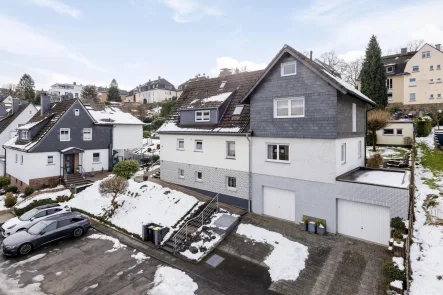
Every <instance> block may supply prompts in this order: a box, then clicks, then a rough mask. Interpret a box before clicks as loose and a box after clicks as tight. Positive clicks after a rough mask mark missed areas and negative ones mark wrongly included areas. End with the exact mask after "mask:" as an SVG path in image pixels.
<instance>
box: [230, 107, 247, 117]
mask: <svg viewBox="0 0 443 295" xmlns="http://www.w3.org/2000/svg"><path fill="white" fill-rule="evenodd" d="M244 107H245V106H244V105H238V106H236V107H235V110H234V112H233V113H232V114H233V115H241V112H242V111H243V108H244Z"/></svg>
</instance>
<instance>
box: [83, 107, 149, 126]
mask: <svg viewBox="0 0 443 295" xmlns="http://www.w3.org/2000/svg"><path fill="white" fill-rule="evenodd" d="M88 112H89V113H90V114H91V116H92V117H93V118H94V120H95V121H97V124H103V125H143V124H144V123H143V122H142V121H140V120H139V119H137V118H136V117H134V116H133V115H131V114H130V113H125V112H123V111H122V110H120V109H119V108H116V107H106V108H104V109H102V110H94V109H92V108H88Z"/></svg>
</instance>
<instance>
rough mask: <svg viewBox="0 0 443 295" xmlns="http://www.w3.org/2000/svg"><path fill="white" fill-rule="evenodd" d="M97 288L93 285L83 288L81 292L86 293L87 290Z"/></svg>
mask: <svg viewBox="0 0 443 295" xmlns="http://www.w3.org/2000/svg"><path fill="white" fill-rule="evenodd" d="M97 287H98V284H94V285H91V286H88V287H84V288H83V292H86V291H88V290H92V289H95V288H97Z"/></svg>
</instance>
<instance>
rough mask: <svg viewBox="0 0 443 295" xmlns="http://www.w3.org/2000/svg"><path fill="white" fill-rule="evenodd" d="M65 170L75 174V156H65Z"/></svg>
mask: <svg viewBox="0 0 443 295" xmlns="http://www.w3.org/2000/svg"><path fill="white" fill-rule="evenodd" d="M65 168H66V172H67V173H68V174H72V173H74V155H65Z"/></svg>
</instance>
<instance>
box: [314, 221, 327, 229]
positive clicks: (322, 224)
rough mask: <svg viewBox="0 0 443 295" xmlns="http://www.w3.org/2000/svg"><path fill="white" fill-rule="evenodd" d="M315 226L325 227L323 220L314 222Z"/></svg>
mask: <svg viewBox="0 0 443 295" xmlns="http://www.w3.org/2000/svg"><path fill="white" fill-rule="evenodd" d="M315 225H316V226H320V225H321V226H323V227H326V222H324V221H323V220H321V219H317V220H316V221H315Z"/></svg>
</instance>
